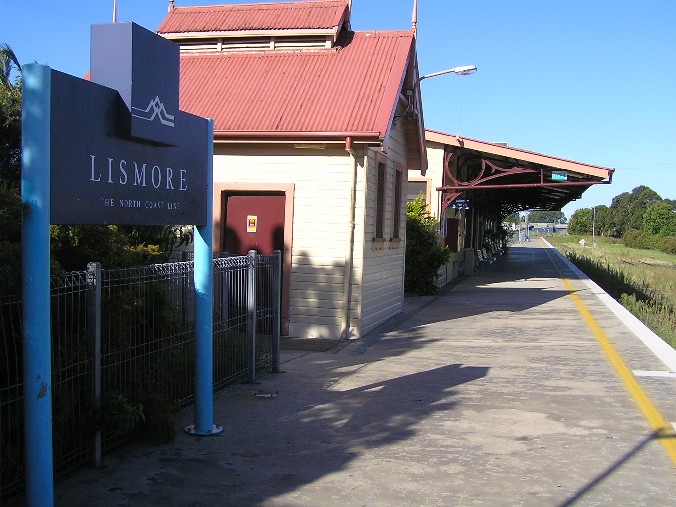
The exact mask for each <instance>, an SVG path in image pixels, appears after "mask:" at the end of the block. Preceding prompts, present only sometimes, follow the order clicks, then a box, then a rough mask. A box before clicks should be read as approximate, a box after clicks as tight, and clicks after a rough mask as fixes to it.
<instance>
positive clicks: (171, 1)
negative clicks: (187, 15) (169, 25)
mask: <svg viewBox="0 0 676 507" xmlns="http://www.w3.org/2000/svg"><path fill="white" fill-rule="evenodd" d="M173 10H174V0H169V12H171V11H173Z"/></svg>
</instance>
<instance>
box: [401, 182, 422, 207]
mask: <svg viewBox="0 0 676 507" xmlns="http://www.w3.org/2000/svg"><path fill="white" fill-rule="evenodd" d="M420 194H422V196H423V202H425V204H427V180H422V181H418V180H412V181H409V182H408V190H407V192H406V202H411V201H414V200H415V199H416V198H417V197H418V196H419V195H420Z"/></svg>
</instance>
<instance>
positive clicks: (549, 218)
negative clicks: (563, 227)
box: [528, 210, 568, 224]
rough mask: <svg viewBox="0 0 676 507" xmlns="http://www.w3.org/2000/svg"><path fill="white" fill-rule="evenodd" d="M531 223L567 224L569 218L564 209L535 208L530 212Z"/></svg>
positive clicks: (529, 219)
mask: <svg viewBox="0 0 676 507" xmlns="http://www.w3.org/2000/svg"><path fill="white" fill-rule="evenodd" d="M528 221H529V222H530V223H538V224H565V223H566V222H567V221H568V219H567V218H566V214H565V213H564V212H563V211H547V210H533V211H531V212H530V213H529V214H528Z"/></svg>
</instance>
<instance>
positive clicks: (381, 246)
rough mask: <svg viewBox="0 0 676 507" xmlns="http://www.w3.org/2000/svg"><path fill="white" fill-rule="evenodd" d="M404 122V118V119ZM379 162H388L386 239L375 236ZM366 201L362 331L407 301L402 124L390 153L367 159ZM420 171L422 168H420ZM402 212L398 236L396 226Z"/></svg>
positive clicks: (393, 134)
mask: <svg viewBox="0 0 676 507" xmlns="http://www.w3.org/2000/svg"><path fill="white" fill-rule="evenodd" d="M400 123H402V122H400ZM378 162H382V163H383V164H384V165H385V170H386V172H385V190H386V191H385V202H384V226H383V236H384V237H383V239H384V241H382V242H380V241H374V239H375V236H376V234H375V218H376V192H377V167H378ZM366 168H367V171H366V175H367V179H366V194H365V198H366V202H365V203H364V219H363V226H364V228H363V235H362V238H363V242H364V250H363V251H364V261H363V266H364V267H363V272H362V280H361V287H362V289H361V290H362V302H361V332H362V334H364V333H366V332H368V331H370V330H371V329H373V328H374V327H375V326H377V325H378V324H380V323H382V322H384V321H385V320H387V319H388V318H390V317H392V316H394V315H396V314H397V313H399V312H400V311H401V309H402V307H403V303H404V260H405V254H406V246H405V245H406V207H405V205H404V203H405V200H406V144H405V141H404V132H403V129H402V128H401V126H400V125H394V127H393V128H392V132H391V133H390V137H389V143H388V146H387V151H386V153H382V154H381V153H378V152H377V151H375V150H373V149H371V150H369V152H368V155H367V160H366ZM397 171H400V172H401V185H402V188H401V205H400V206H399V209H397V210H395V209H394V204H395V182H396V179H395V178H396V175H395V173H396V172H397ZM418 174H420V172H418ZM395 213H396V214H398V215H399V230H398V236H399V237H398V238H397V237H396V236H397V234H395V232H394V230H393V227H394V221H395V220H394V217H395Z"/></svg>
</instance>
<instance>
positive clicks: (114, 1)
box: [113, 0, 117, 23]
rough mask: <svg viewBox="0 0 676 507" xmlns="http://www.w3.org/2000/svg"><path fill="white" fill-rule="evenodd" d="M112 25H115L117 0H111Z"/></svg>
mask: <svg viewBox="0 0 676 507" xmlns="http://www.w3.org/2000/svg"><path fill="white" fill-rule="evenodd" d="M113 23H117V0H113Z"/></svg>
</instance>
